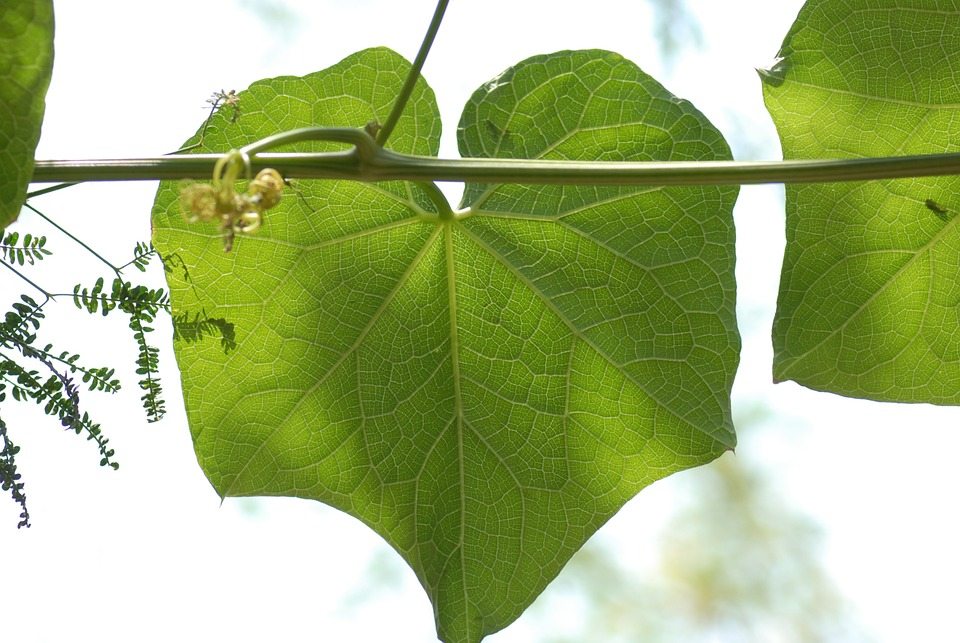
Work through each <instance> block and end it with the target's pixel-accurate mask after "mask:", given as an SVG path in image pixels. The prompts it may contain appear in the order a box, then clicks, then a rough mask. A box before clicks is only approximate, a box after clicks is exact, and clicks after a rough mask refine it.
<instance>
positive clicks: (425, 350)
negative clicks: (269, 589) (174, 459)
mask: <svg viewBox="0 0 960 643" xmlns="http://www.w3.org/2000/svg"><path fill="white" fill-rule="evenodd" d="M408 69H409V64H408V63H407V62H406V61H404V60H403V59H402V58H400V57H399V56H397V55H396V54H394V53H392V52H390V51H387V50H384V49H375V50H367V51H363V52H360V53H358V54H355V55H353V56H350V57H349V58H347V59H346V60H344V61H343V62H341V63H339V64H337V65H335V66H334V67H331V68H330V69H327V70H324V71H321V72H318V73H316V74H312V75H310V76H306V77H304V78H276V79H272V80H265V81H261V82H258V83H255V84H254V85H253V86H252V87H251V88H250V89H249V90H248V91H246V92H243V93H241V94H240V101H241V115H240V117H239V118H238V119H237V120H236V122H235V123H233V122H231V120H232V118H231V115H230V113H229V111H225V112H224V113H223V114H218V115H217V116H216V117H215V118H214V120H213V121H212V122H211V125H210V127H209V128H208V129H207V133H206V137H205V140H204V145H203V146H202V147H201V148H199V149H201V150H203V151H212V150H217V151H224V150H227V149H229V148H231V147H238V146H240V145H243V144H245V143H248V142H250V141H252V140H254V139H257V138H259V137H262V136H266V135H268V134H272V133H274V132H276V131H279V130H282V129H289V128H296V127H302V126H307V125H340V126H354V127H357V126H363V125H364V124H365V123H367V122H368V121H370V120H372V119H375V118H376V119H379V120H383V119H384V117H385V115H386V113H387V111H388V110H389V107H390V105H391V103H392V100H393V97H394V96H395V95H396V93H397V92H398V90H399V88H400V86H401V83H402V80H403V76H404V75H405V74H406V72H407V70H408ZM439 133H440V123H439V115H438V112H437V107H436V104H435V102H434V99H433V94H432V93H431V92H430V90H429V89H427V87H426V85H425V84H424V83H422V82H421V84H420V85H419V88H418V91H417V93H415V94H414V98H413V101H412V103H411V104H410V105H409V106H408V107H407V110H406V112H405V115H404V117H403V119H401V121H400V124H399V126H398V128H397V130H396V131H395V133H394V136H393V138H392V139H391V147H393V148H394V149H396V150H397V151H400V152H406V153H416V154H427V155H435V154H436V152H437V149H438V142H439ZM459 138H460V146H461V150H462V151H463V152H464V154H466V155H470V156H516V157H532V158H570V159H610V160H613V159H622V160H640V159H657V160H665V159H684V160H693V159H709V160H713V159H725V158H729V156H730V153H729V150H728V148H727V146H726V144H725V142H724V141H723V139H722V137H721V136H720V134H719V133H718V132H717V131H716V130H715V129H714V128H713V127H712V126H711V125H710V124H709V123H708V122H707V121H706V119H705V118H704V117H703V116H702V115H701V114H700V113H699V112H697V111H696V110H695V109H694V108H693V107H692V106H691V105H690V104H689V103H686V102H684V101H680V100H678V99H676V98H674V97H673V96H671V95H670V94H669V93H668V92H667V91H666V90H664V89H663V88H662V87H661V86H660V85H659V84H657V83H656V82H655V81H653V80H652V79H651V78H649V77H648V76H646V75H645V74H643V73H642V72H641V71H640V70H639V69H637V68H636V66H634V65H633V64H632V63H630V62H628V61H626V60H624V59H623V58H621V57H620V56H617V55H615V54H611V53H608V52H599V51H588V52H563V53H559V54H553V55H549V56H539V57H536V58H533V59H530V60H527V61H524V62H523V63H521V64H519V65H518V66H516V67H515V68H513V69H511V70H508V71H507V72H505V73H504V74H502V75H500V76H499V77H498V78H497V79H495V80H493V81H491V82H490V83H488V84H486V85H484V86H483V87H482V88H480V89H479V90H478V91H477V92H476V93H475V94H474V96H473V97H472V98H471V100H470V102H469V104H468V105H467V108H466V111H465V113H464V116H463V120H462V121H461V129H460V132H459ZM296 149H306V148H305V147H303V146H302V147H300V148H296ZM313 149H316V148H315V147H314V148H313ZM736 193H737V190H736V189H732V188H671V189H650V188H636V187H633V188H623V187H605V188H593V187H589V188H588V187H557V186H547V187H545V186H539V187H519V186H481V185H469V186H467V189H466V192H465V201H464V203H465V205H464V206H463V207H462V208H461V209H460V210H458V213H457V217H456V218H455V219H451V218H449V217H448V218H442V217H438V216H437V214H435V213H434V212H433V211H432V209H431V208H432V206H431V205H430V201H429V200H428V199H426V198H424V197H423V196H422V195H421V194H420V193H419V192H418V191H417V188H415V187H414V186H413V185H411V184H405V183H383V184H375V185H370V184H360V183H354V182H349V181H298V182H297V184H296V192H295V193H294V192H291V193H288V194H287V196H285V197H284V201H283V202H282V203H281V204H280V206H278V207H277V208H275V209H273V210H270V211H269V212H268V213H267V220H266V223H265V226H264V228H263V229H262V230H261V231H260V232H258V233H257V235H253V236H244V237H242V238H240V239H238V240H237V243H236V246H235V248H234V250H233V252H231V253H229V254H228V253H224V252H223V244H222V243H221V241H220V240H219V239H218V238H217V236H216V231H215V230H213V229H209V228H203V227H197V225H187V224H185V223H184V221H183V218H182V216H181V214H180V205H179V202H178V186H177V185H175V184H172V183H164V184H162V185H161V187H160V190H159V192H158V195H157V202H156V205H155V210H154V226H155V243H156V245H157V247H158V248H159V249H160V251H161V252H162V253H163V255H164V257H165V258H166V263H167V266H168V269H169V270H170V272H169V273H168V278H169V281H170V286H171V290H172V299H173V306H174V315H175V319H181V320H187V322H188V323H190V324H194V325H196V327H202V326H203V323H204V320H206V321H208V322H209V324H208V325H209V326H210V327H213V326H216V327H218V328H224V327H229V328H230V329H231V330H232V333H233V334H232V336H233V337H235V340H236V347H235V348H231V347H230V345H227V344H225V343H224V342H218V341H216V340H214V339H206V340H204V339H203V338H202V337H199V336H198V334H197V333H193V334H185V333H180V334H179V337H180V339H179V340H178V341H176V342H175V350H176V353H177V357H178V360H179V363H180V369H181V372H182V378H183V386H184V395H185V399H186V405H187V413H188V417H189V420H190V426H191V431H192V433H193V437H194V444H195V447H196V450H197V455H198V459H199V461H200V464H201V466H202V468H203V470H204V471H205V473H206V475H207V476H208V478H209V479H210V481H211V482H212V483H213V485H214V487H215V488H216V489H217V491H218V492H219V493H220V494H221V495H223V496H241V495H292V496H299V497H304V498H314V499H317V500H320V501H322V502H325V503H327V504H329V505H332V506H334V507H337V508H340V509H342V510H343V511H346V512H348V513H350V514H352V515H354V516H356V517H358V518H359V519H361V520H362V521H364V522H365V523H366V524H368V525H369V526H370V527H372V528H373V529H375V530H376V531H377V532H378V533H379V534H381V535H382V536H383V537H384V538H385V539H386V540H387V541H388V542H389V543H390V544H391V545H392V546H393V547H394V548H395V549H396V550H397V551H398V552H399V553H400V554H401V555H402V556H403V557H404V559H405V560H406V561H407V562H408V563H409V564H410V565H411V567H412V568H413V569H414V570H415V572H416V574H417V576H418V578H419V579H420V581H421V583H422V584H423V586H424V588H425V590H426V592H427V594H428V595H429V596H430V599H431V601H432V602H433V604H434V608H435V616H436V620H437V628H438V632H439V635H440V636H441V638H442V639H443V640H445V641H448V642H451V643H452V642H460V641H478V640H480V639H481V638H482V637H483V636H484V635H486V634H489V633H491V632H495V631H497V630H499V629H501V628H503V627H505V626H506V625H508V624H509V623H510V622H512V621H513V620H514V619H516V618H517V616H519V615H520V613H521V612H522V611H523V610H524V609H525V608H526V607H527V606H528V605H529V604H530V603H531V602H532V601H533V599H534V598H535V597H536V596H537V595H538V594H539V593H540V592H541V591H542V590H543V588H544V587H545V586H546V585H547V583H549V582H550V580H551V579H553V578H554V576H556V574H557V573H558V572H559V571H560V569H561V568H562V567H563V565H564V563H565V562H566V561H567V560H568V559H569V557H570V556H571V555H572V554H573V553H574V552H575V551H576V550H577V549H578V548H579V547H580V546H581V545H582V544H583V543H584V542H585V541H586V540H587V538H589V536H590V535H591V534H592V533H593V532H594V531H596V529H597V528H599V527H600V526H601V525H602V524H603V523H604V522H606V521H607V520H608V519H609V518H610V517H611V516H612V515H613V514H614V513H616V512H617V510H619V509H620V507H622V506H623V504H624V503H625V502H626V501H627V500H629V499H630V498H631V497H632V496H633V495H635V494H636V493H637V492H638V491H639V490H640V489H642V488H643V487H644V486H646V485H647V484H649V483H651V482H653V481H655V480H657V479H660V478H662V477H664V476H667V475H669V474H671V473H673V472H676V471H679V470H682V469H685V468H689V467H692V466H696V465H699V464H703V463H706V462H709V461H710V460H712V459H714V458H716V457H717V456H718V455H720V454H721V453H722V452H723V451H725V450H727V449H730V448H732V447H733V445H734V443H735V438H734V434H733V427H732V423H731V420H730V409H729V391H730V386H731V383H732V379H733V374H734V371H735V368H736V365H737V359H738V349H739V337H738V334H737V330H736V326H735V317H734V279H733V263H734V249H733V242H734V234H733V223H732V216H731V211H732V207H733V202H734V200H735V197H736ZM318 542H320V541H318Z"/></svg>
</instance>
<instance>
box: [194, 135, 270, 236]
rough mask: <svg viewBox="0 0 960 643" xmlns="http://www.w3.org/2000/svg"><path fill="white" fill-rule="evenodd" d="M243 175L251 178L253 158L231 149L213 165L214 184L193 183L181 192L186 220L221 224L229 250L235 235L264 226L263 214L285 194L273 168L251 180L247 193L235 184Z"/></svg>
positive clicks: (247, 232)
mask: <svg viewBox="0 0 960 643" xmlns="http://www.w3.org/2000/svg"><path fill="white" fill-rule="evenodd" d="M241 174H243V175H244V178H246V179H247V180H250V175H251V170H250V157H249V156H248V155H247V154H246V153H245V152H243V151H240V150H231V151H230V152H229V153H227V154H226V155H224V156H223V157H222V158H221V159H220V160H218V161H217V164H216V165H215V166H214V168H213V181H212V183H192V184H189V185H187V186H185V187H184V188H183V189H182V190H181V191H180V203H181V205H182V206H183V216H184V218H185V219H186V220H187V222H188V223H196V222H198V221H200V222H211V221H213V222H217V223H219V224H220V230H221V232H223V234H224V242H223V247H224V250H225V251H227V252H229V251H230V250H231V249H232V248H233V240H234V238H235V237H236V235H238V234H250V233H252V232H255V231H256V230H257V229H259V228H260V226H261V225H263V213H264V212H266V211H267V210H269V209H270V208H272V207H274V206H275V205H277V204H278V203H279V202H280V197H281V196H282V194H283V185H284V184H283V177H282V176H280V173H279V172H277V171H276V170H274V169H270V168H267V169H264V170H261V171H260V172H259V173H258V174H257V176H256V177H254V178H253V180H250V183H249V185H248V186H247V191H246V193H243V194H238V193H237V192H236V190H235V189H234V185H235V184H236V182H237V180H238V179H239V178H240V176H241Z"/></svg>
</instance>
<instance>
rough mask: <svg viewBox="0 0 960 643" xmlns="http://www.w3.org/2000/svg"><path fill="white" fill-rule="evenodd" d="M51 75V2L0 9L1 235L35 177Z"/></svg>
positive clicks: (28, 1) (22, 0) (20, 1)
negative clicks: (36, 157)
mask: <svg viewBox="0 0 960 643" xmlns="http://www.w3.org/2000/svg"><path fill="white" fill-rule="evenodd" d="M52 71H53V2H52V0H16V1H14V0H9V1H4V2H2V3H0V230H3V229H4V228H5V227H7V226H8V225H9V224H10V223H12V222H13V221H14V220H15V219H16V218H17V215H18V214H19V213H20V206H22V205H23V201H24V198H25V197H26V194H27V184H28V183H30V178H31V177H32V176H33V153H34V151H35V150H36V148H37V141H39V140H40V125H41V124H42V122H43V109H44V97H45V96H46V93H47V85H49V84H50V74H51V72H52Z"/></svg>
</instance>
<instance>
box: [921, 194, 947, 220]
mask: <svg viewBox="0 0 960 643" xmlns="http://www.w3.org/2000/svg"><path fill="white" fill-rule="evenodd" d="M923 203H924V205H926V206H927V208H928V209H929V210H930V211H931V212H933V213H934V214H936V215H937V216H938V217H940V218H941V219H943V220H944V221H949V220H950V211H949V210H947V209H946V208H945V207H943V206H942V205H940V204H939V203H937V202H936V201H934V200H933V199H927V200H926V201H924V202H923Z"/></svg>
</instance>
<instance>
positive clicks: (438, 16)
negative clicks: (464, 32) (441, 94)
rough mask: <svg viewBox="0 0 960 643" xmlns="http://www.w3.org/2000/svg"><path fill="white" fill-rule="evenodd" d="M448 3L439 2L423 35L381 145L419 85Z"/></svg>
mask: <svg viewBox="0 0 960 643" xmlns="http://www.w3.org/2000/svg"><path fill="white" fill-rule="evenodd" d="M447 4H449V0H440V1H439V2H437V8H436V9H435V10H434V12H433V19H432V20H431V21H430V26H429V27H427V33H426V35H424V37H423V42H422V43H420V51H418V52H417V57H416V58H415V59H414V60H413V67H411V68H410V71H409V73H407V79H406V80H405V81H404V82H403V88H402V89H401V90H400V93H399V94H398V95H397V99H396V100H395V101H394V102H393V108H392V109H391V110H390V115H389V116H388V117H387V121H386V122H385V123H384V124H383V126H382V127H381V128H380V131H379V132H378V133H377V145H379V146H381V147H383V146H384V145H386V143H387V139H388V138H390V135H391V134H392V133H393V128H394V127H396V126H397V122H398V121H399V120H400V115H401V114H403V109H404V108H405V107H406V106H407V101H409V100H410V96H411V94H413V89H414V87H416V85H417V80H419V79H420V71H421V70H422V69H423V63H424V62H426V60H427V54H429V53H430V47H432V46H433V40H434V38H436V37H437V32H438V31H439V30H440V23H441V22H443V14H444V12H445V11H446V10H447Z"/></svg>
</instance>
